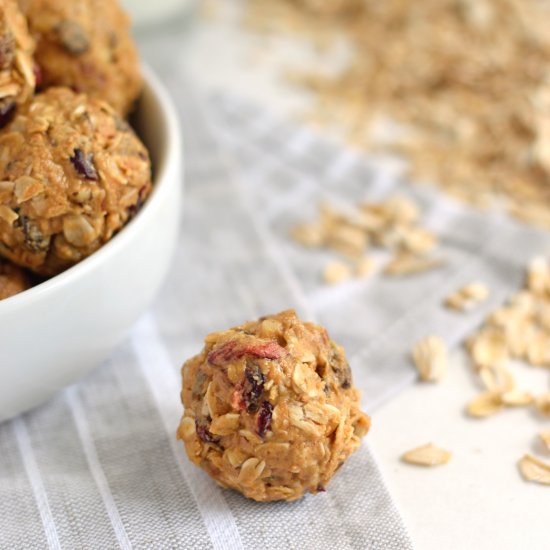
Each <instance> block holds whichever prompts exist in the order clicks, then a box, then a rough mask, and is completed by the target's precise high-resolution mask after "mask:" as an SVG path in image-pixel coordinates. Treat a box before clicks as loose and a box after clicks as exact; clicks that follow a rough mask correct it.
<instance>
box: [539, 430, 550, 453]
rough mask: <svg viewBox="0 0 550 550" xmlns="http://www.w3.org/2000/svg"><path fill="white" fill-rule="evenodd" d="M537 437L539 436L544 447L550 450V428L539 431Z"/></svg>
mask: <svg viewBox="0 0 550 550" xmlns="http://www.w3.org/2000/svg"><path fill="white" fill-rule="evenodd" d="M539 437H540V439H541V441H542V443H543V444H544V446H545V447H546V449H548V450H549V451H550V430H546V431H544V432H540V433H539Z"/></svg>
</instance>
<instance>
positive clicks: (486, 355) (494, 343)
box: [468, 327, 508, 367]
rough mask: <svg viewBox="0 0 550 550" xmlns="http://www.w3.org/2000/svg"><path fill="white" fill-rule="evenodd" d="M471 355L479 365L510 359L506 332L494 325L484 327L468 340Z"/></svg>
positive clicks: (494, 363)
mask: <svg viewBox="0 0 550 550" xmlns="http://www.w3.org/2000/svg"><path fill="white" fill-rule="evenodd" d="M468 348H469V351H470V355H471V357H472V359H473V361H474V363H475V364H476V366H478V367H490V366H495V365H500V364H502V363H504V362H505V361H506V360H507V359H508V348H507V345H506V339H505V336H504V333H503V332H502V331H501V330H499V329H495V328H492V327H485V328H482V329H481V330H480V331H479V332H478V333H477V334H475V335H474V336H473V337H472V338H470V340H469V341H468Z"/></svg>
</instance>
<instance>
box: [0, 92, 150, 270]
mask: <svg viewBox="0 0 550 550" xmlns="http://www.w3.org/2000/svg"><path fill="white" fill-rule="evenodd" d="M150 191H151V165H150V161H149V156H148V153H147V150H146V149H145V147H144V145H143V144H142V143H141V141H140V140H139V139H138V138H137V136H136V135H135V134H134V132H133V131H132V129H131V128H130V127H129V126H128V124H127V123H126V122H125V121H123V120H122V119H121V118H120V117H119V115H117V114H116V113H115V112H114V111H113V109H112V108H111V107H110V106H109V105H107V104H106V103H105V102H102V101H99V100H96V99H88V98H87V96H86V95H84V94H76V93H74V92H73V91H71V90H69V89H68V88H50V89H48V90H46V91H45V92H44V93H43V94H40V95H38V96H36V98H35V99H34V100H33V101H32V102H31V103H29V104H27V105H25V106H22V107H21V108H20V109H19V110H18V113H17V116H16V117H15V119H14V120H13V122H11V123H10V124H9V125H8V126H6V128H4V130H3V132H2V134H0V255H2V256H4V257H6V258H9V259H10V260H12V261H13V262H15V263H16V264H18V265H21V266H23V267H27V268H29V269H31V270H33V271H35V272H36V273H39V274H42V275H55V274H57V273H59V272H61V271H63V270H64V269H66V268H68V267H70V266H72V265H74V264H76V263H77V262H79V261H80V260H82V259H83V258H85V257H87V256H89V255H90V254H91V253H92V252H94V251H95V250H97V249H98V248H99V247H100V246H101V245H103V244H104V243H106V242H107V241H108V240H109V239H110V238H111V237H112V236H113V234H114V233H115V232H117V231H118V230H119V229H120V228H121V227H122V226H123V225H124V224H125V223H126V222H127V221H128V220H129V219H130V218H131V217H132V216H133V215H134V214H135V213H136V211H137V209H138V208H139V207H140V206H141V204H142V202H143V201H144V200H145V198H146V197H147V196H148V195H149V193H150Z"/></svg>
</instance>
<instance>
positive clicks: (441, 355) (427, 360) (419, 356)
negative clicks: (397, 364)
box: [413, 336, 448, 382]
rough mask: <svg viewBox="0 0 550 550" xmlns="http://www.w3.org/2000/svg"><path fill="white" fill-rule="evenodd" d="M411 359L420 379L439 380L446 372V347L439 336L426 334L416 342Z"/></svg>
mask: <svg viewBox="0 0 550 550" xmlns="http://www.w3.org/2000/svg"><path fill="white" fill-rule="evenodd" d="M413 359H414V364H415V365H416V368H417V370H418V373H419V374H420V378H421V379H422V380H425V381H427V382H439V381H440V380H441V379H442V378H443V377H444V376H445V374H446V373H447V366H448V361H447V348H446V346H445V342H443V340H442V339H441V338H440V337H439V336H427V337H426V338H423V339H422V340H420V341H419V342H417V344H416V345H415V346H414V349H413Z"/></svg>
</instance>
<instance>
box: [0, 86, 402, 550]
mask: <svg viewBox="0 0 550 550" xmlns="http://www.w3.org/2000/svg"><path fill="white" fill-rule="evenodd" d="M167 83H168V84H169V85H170V87H171V89H172V92H173V93H174V97H179V101H178V106H179V107H180V112H181V114H182V122H183V126H184V128H185V134H186V138H187V146H186V161H187V178H186V191H185V215H184V217H183V220H182V226H181V240H180V244H179V248H178V251H177V255H176V257H175V260H174V264H173V267H172V270H171V273H170V275H169V277H168V280H167V281H166V284H165V286H164V289H163V291H162V292H161V295H160V296H159V297H158V300H157V302H156V304H155V306H154V308H153V309H152V311H150V312H149V313H147V314H146V315H145V316H144V317H143V318H142V319H141V320H140V321H139V322H138V323H137V325H136V326H135V327H134V329H133V330H132V332H131V334H130V336H129V337H128V339H127V340H126V341H125V342H124V343H123V344H122V345H120V346H119V347H118V349H117V350H116V351H115V352H114V353H113V354H112V356H111V357H110V358H109V359H108V360H107V361H106V362H105V364H104V365H102V366H101V367H100V368H99V369H98V370H97V371H95V372H93V373H92V374H90V375H89V376H88V377H86V378H85V379H84V380H82V381H81V382H80V383H78V384H77V385H75V386H72V387H70V388H68V389H66V390H64V391H61V392H59V393H58V394H57V395H56V396H55V397H54V398H53V399H52V400H50V401H49V402H48V403H46V404H45V405H43V406H41V407H39V408H37V409H36V410H34V411H32V412H30V413H27V414H24V415H22V416H20V417H18V418H16V419H14V420H11V421H8V422H5V423H3V424H2V425H0V549H6V550H19V549H21V550H29V549H42V548H50V549H59V548H63V549H88V548H89V549H94V550H102V549H115V548H123V549H129V548H135V549H171V548H174V549H179V548H182V549H193V550H194V549H203V548H204V549H206V548H214V549H227V550H233V549H250V550H252V549H254V550H255V549H257V548H265V549H281V548H296V549H308V548H311V549H316V548H339V549H344V550H346V549H365V548H367V549H380V550H382V549H384V550H387V549H389V550H393V549H395V550H401V549H407V548H411V547H412V544H411V542H410V540H409V538H408V535H407V533H406V531H405V528H404V526H403V523H402V520H401V518H400V516H399V514H398V512H397V510H396V508H395V505H394V503H393V501H392V499H391V497H390V495H389V494H388V492H387V489H386V487H385V485H384V482H383V480H382V478H381V476H380V473H379V471H378V468H377V466H376V463H375V461H374V459H373V457H372V455H371V453H370V451H369V449H368V446H367V445H363V446H362V447H361V449H360V450H359V451H358V452H357V453H355V455H353V456H352V457H351V458H350V460H349V461H348V463H347V464H346V465H345V467H343V468H342V469H341V470H340V471H339V473H338V475H337V478H336V479H335V480H334V482H333V483H331V485H330V487H329V490H328V491H327V492H326V493H322V494H319V495H317V496H311V495H309V496H306V497H305V498H304V499H302V500H301V501H299V502H294V503H270V504H260V503H256V502H253V501H249V500H246V499H245V498H244V497H242V496H241V495H239V494H237V493H234V492H230V491H225V490H222V489H221V488H219V487H218V486H217V485H216V484H215V483H214V482H213V481H212V480H210V478H208V476H207V475H206V474H205V473H203V472H202V471H200V470H199V469H197V468H196V467H195V466H193V465H192V464H191V463H190V462H189V461H188V460H187V458H186V456H185V453H184V450H183V446H182V444H181V442H178V441H176V439H175V430H176V427H177V424H178V421H179V417H180V415H181V410H182V408H181V404H180V402H179V389H180V376H179V367H180V365H181V363H182V361H183V360H184V358H186V357H188V356H190V355H191V354H193V353H196V352H198V351H199V349H200V348H201V346H202V338H203V337H204V335H205V334H206V333H208V332H209V331H212V330H218V329H223V328H226V327H228V326H231V325H234V324H237V323H240V322H242V321H243V320H245V319H250V318H254V317H257V316H259V315H261V314H264V313H266V312H270V311H271V312H272V311H278V310H281V309H284V308H287V307H296V309H297V310H298V311H299V312H300V313H301V314H302V315H303V316H306V317H311V316H313V315H314V311H315V308H314V307H313V304H311V303H310V300H309V298H308V297H307V296H306V295H305V294H304V292H303V289H302V288H301V283H300V281H299V280H298V279H297V278H296V275H295V274H293V272H292V269H293V268H292V265H291V264H290V260H289V259H286V257H285V256H284V255H283V251H282V250H278V249H277V247H276V246H275V240H274V238H273V235H272V234H271V233H270V232H269V231H268V229H267V227H266V226H264V224H263V222H262V220H258V217H257V215H256V213H255V212H254V211H253V210H251V203H250V201H249V198H250V197H248V196H247V193H246V189H245V188H244V187H242V186H241V185H240V184H239V182H238V178H236V177H235V175H233V174H231V171H230V169H228V164H227V163H228V162H229V163H231V161H228V160H227V159H225V158H224V157H225V153H224V152H223V151H222V149H221V148H220V147H219V146H218V143H217V141H216V139H215V138H214V136H213V134H212V132H211V131H210V130H209V128H208V127H207V126H206V125H205V123H204V121H203V119H202V117H201V115H200V114H199V113H198V111H197V108H196V104H195V103H193V102H192V101H189V100H187V99H183V98H182V97H181V95H180V96H178V95H177V94H176V92H178V91H179V90H181V89H184V88H185V86H184V83H183V82H180V81H179V79H178V78H177V77H174V76H172V77H171V78H167ZM259 160H260V161H261V159H259ZM159 246H162V243H159ZM144 261H147V260H146V258H144ZM136 276H139V274H136ZM336 328H337V327H336V326H335V329H336ZM403 370H404V371H405V372H406V373H407V375H408V374H410V366H409V365H405V366H404V369H403ZM381 386H384V387H385V384H381Z"/></svg>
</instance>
